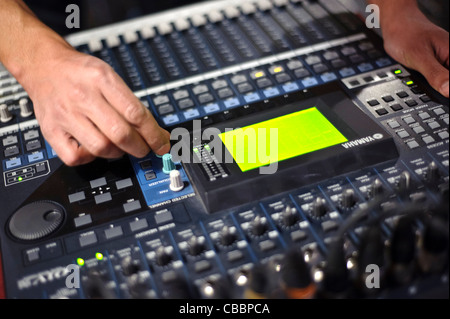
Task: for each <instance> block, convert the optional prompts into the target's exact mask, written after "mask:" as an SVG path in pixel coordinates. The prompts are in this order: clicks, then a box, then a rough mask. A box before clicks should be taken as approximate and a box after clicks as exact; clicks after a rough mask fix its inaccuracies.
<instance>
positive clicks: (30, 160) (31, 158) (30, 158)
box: [28, 152, 44, 163]
mask: <svg viewBox="0 0 450 319" xmlns="http://www.w3.org/2000/svg"><path fill="white" fill-rule="evenodd" d="M43 159H44V154H43V153H42V152H38V153H34V154H31V155H28V163H33V162H37V161H42V160H43Z"/></svg>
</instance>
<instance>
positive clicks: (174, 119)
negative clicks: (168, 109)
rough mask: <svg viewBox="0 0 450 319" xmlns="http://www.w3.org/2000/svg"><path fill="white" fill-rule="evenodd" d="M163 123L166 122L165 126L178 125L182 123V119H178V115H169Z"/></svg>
mask: <svg viewBox="0 0 450 319" xmlns="http://www.w3.org/2000/svg"><path fill="white" fill-rule="evenodd" d="M163 121H164V124H166V125H171V124H175V123H178V122H179V121H180V118H179V117H178V115H175V114H172V115H168V116H166V117H165V118H163Z"/></svg>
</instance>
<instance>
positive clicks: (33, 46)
mask: <svg viewBox="0 0 450 319" xmlns="http://www.w3.org/2000/svg"><path fill="white" fill-rule="evenodd" d="M0 30H1V32H0V61H1V62H2V64H3V65H4V66H5V67H6V68H7V69H8V70H9V71H10V72H11V74H12V75H13V76H14V77H15V78H16V79H17V80H18V81H19V82H20V83H21V84H22V85H23V86H24V87H25V89H28V88H29V87H30V86H31V83H32V82H33V81H34V80H33V79H32V78H33V71H34V70H36V69H37V68H38V67H39V66H40V65H42V63H45V61H48V60H49V59H52V58H53V57H55V56H56V55H57V54H60V51H61V49H71V47H70V45H69V44H68V43H67V42H66V41H65V40H64V39H63V38H62V37H60V36H59V35H58V34H57V33H56V32H54V31H53V30H51V29H50V28H49V27H47V26H46V25H44V24H43V23H42V22H41V21H40V20H39V19H38V18H37V17H36V16H35V15H34V14H33V12H32V11H31V10H30V9H29V8H28V7H27V6H26V5H25V4H24V3H23V1H21V0H0Z"/></svg>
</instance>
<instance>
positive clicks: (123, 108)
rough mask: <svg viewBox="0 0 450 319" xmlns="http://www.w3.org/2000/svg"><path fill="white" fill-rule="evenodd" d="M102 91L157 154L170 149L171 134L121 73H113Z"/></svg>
mask: <svg viewBox="0 0 450 319" xmlns="http://www.w3.org/2000/svg"><path fill="white" fill-rule="evenodd" d="M101 91H102V94H103V96H104V98H105V99H106V100H107V101H108V102H109V104H110V105H112V106H113V107H114V108H115V109H116V110H117V112H118V113H119V114H121V115H122V116H123V117H124V119H125V120H126V121H127V122H128V123H129V124H130V125H132V126H133V127H134V128H135V129H136V130H137V131H138V132H139V134H140V135H141V136H142V138H143V139H144V141H145V142H146V143H147V144H148V145H149V146H150V148H151V149H152V150H153V151H154V152H155V153H156V154H158V155H164V154H166V153H168V152H169V151H170V134H169V133H168V132H167V131H166V130H164V129H163V128H161V127H160V126H159V125H158V123H157V122H156V120H155V118H154V117H153V116H152V114H151V113H150V111H149V110H148V109H147V108H146V107H145V106H144V105H143V104H142V103H141V101H140V100H139V99H138V98H137V97H136V96H135V95H134V94H133V92H132V91H131V90H130V89H129V88H128V86H127V85H126V84H125V82H124V81H123V80H122V79H121V78H120V77H119V75H117V74H116V73H113V74H112V75H111V78H109V79H105V81H104V82H103V84H102V85H101Z"/></svg>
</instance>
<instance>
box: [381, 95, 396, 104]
mask: <svg viewBox="0 0 450 319" xmlns="http://www.w3.org/2000/svg"><path fill="white" fill-rule="evenodd" d="M383 101H384V102H386V103H390V102H392V101H394V98H393V97H392V96H390V95H388V96H385V97H383Z"/></svg>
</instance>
